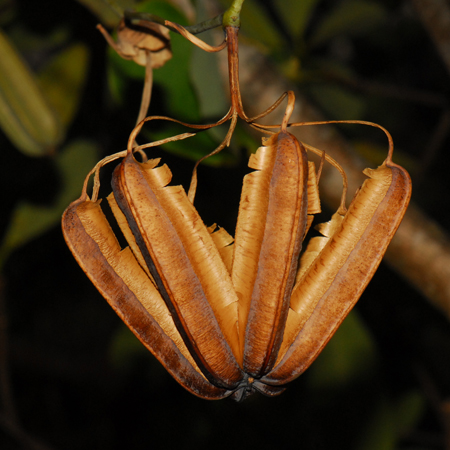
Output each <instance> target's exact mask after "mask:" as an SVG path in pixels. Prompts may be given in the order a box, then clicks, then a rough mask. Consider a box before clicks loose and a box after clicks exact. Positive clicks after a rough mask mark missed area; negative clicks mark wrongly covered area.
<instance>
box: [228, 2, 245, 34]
mask: <svg viewBox="0 0 450 450" xmlns="http://www.w3.org/2000/svg"><path fill="white" fill-rule="evenodd" d="M243 3H244V0H233V3H232V4H231V6H230V7H229V8H228V9H227V10H226V11H225V13H224V15H223V26H224V27H236V28H239V27H240V26H241V9H242V4H243Z"/></svg>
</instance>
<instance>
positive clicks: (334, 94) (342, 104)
mask: <svg viewBox="0 0 450 450" xmlns="http://www.w3.org/2000/svg"><path fill="white" fill-rule="evenodd" d="M308 94H309V95H310V96H311V97H312V98H313V99H314V101H315V102H316V104H317V105H319V106H320V107H321V108H322V110H323V111H325V112H326V113H327V114H329V116H330V117H332V118H340V119H356V118H359V117H362V116H363V115H364V110H365V107H366V104H365V102H364V98H363V97H362V96H361V95H358V94H354V93H352V92H350V91H348V90H347V89H344V88H342V87H341V86H338V85H332V84H325V83H324V84H312V85H310V86H309V87H308Z"/></svg>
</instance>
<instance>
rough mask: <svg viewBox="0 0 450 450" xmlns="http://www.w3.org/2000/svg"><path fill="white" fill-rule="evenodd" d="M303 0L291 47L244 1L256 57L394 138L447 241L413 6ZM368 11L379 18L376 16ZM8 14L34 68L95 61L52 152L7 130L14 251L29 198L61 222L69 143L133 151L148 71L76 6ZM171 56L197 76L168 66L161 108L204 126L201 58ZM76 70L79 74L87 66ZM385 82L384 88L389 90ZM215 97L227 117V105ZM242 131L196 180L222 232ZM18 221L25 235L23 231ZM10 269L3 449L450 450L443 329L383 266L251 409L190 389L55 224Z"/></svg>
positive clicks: (428, 45)
mask: <svg viewBox="0 0 450 450" xmlns="http://www.w3.org/2000/svg"><path fill="white" fill-rule="evenodd" d="M147 3H149V4H150V5H151V6H146V8H147V9H149V10H152V9H151V8H152V7H154V9H155V10H157V11H158V13H160V11H162V13H164V12H167V14H172V15H173V17H181V19H180V20H185V22H184V23H187V22H186V20H187V19H186V18H183V15H182V14H181V13H180V12H179V11H178V10H176V8H175V9H174V8H173V7H169V6H167V8H166V9H164V8H165V6H164V5H161V4H162V3H164V2H147ZM285 3H289V2H285ZM291 3H292V14H293V15H295V14H299V12H298V11H297V8H299V6H298V3H297V2H295V1H293V2H291ZM299 3H301V2H299ZM305 3H309V4H311V8H310V12H309V15H308V19H307V20H306V19H305V26H304V27H303V28H302V29H301V30H300V29H299V30H297V35H295V33H293V31H292V29H290V28H289V26H288V25H287V23H286V20H285V19H283V17H284V16H283V14H281V13H280V9H279V8H278V6H277V5H278V4H277V2H261V4H259V3H258V2H256V1H255V2H253V3H252V4H251V5H250V2H249V6H248V7H249V8H252V12H253V11H256V12H259V13H260V14H262V15H263V18H264V17H265V20H266V21H267V22H265V23H267V24H268V25H267V26H266V25H264V26H262V25H260V23H261V22H258V20H259V16H253V20H252V21H250V20H249V21H248V22H247V23H246V22H245V21H243V24H242V35H243V40H244V42H246V43H247V44H249V45H257V46H259V48H260V49H261V51H262V52H264V53H265V54H266V55H267V56H268V58H269V59H270V60H271V61H272V64H273V65H274V67H276V68H277V70H279V73H280V77H286V78H288V79H290V81H293V82H295V83H297V85H298V87H299V89H300V90H302V92H304V94H305V95H306V96H308V98H310V100H311V102H313V103H314V104H315V106H316V107H317V108H319V109H320V110H322V112H323V114H324V116H325V117H326V118H328V119H343V118H360V119H363V120H371V121H375V122H379V123H381V124H382V125H384V126H386V127H387V128H388V129H389V130H390V131H391V132H392V134H393V136H394V139H395V142H396V145H397V148H398V150H397V153H396V156H397V159H396V160H399V161H401V162H402V164H404V165H405V166H406V167H407V168H408V170H409V171H410V172H411V175H412V178H413V183H414V201H415V202H416V203H417V204H419V205H420V206H421V207H422V208H423V210H424V211H425V212H426V213H427V214H428V215H429V216H430V217H431V218H432V219H433V220H435V221H437V223H439V224H440V226H442V227H443V228H444V229H448V227H449V224H450V214H449V207H448V206H449V200H448V199H449V193H450V192H449V191H450V189H449V187H450V185H449V183H448V175H447V172H448V170H449V164H448V155H447V152H446V149H447V148H448V144H449V141H448V138H447V137H446V136H447V134H448V133H447V131H448V129H447V128H448V127H447V128H446V126H445V120H443V117H444V118H445V114H448V86H449V85H450V84H449V81H450V79H449V74H448V71H447V70H446V68H445V65H444V63H443V62H442V61H441V59H440V56H439V54H438V51H437V49H436V47H435V45H434V44H433V42H432V41H431V39H430V38H429V36H428V34H427V33H426V31H425V29H424V27H423V25H422V23H421V22H420V20H419V17H418V15H417V13H416V10H415V9H414V7H413V4H412V3H411V2H408V1H401V2H398V1H390V0H377V1H374V2H364V1H363V2H356V3H358V4H360V5H363V6H360V7H361V8H362V12H358V11H359V10H358V8H356V7H353V8H348V11H349V12H347V13H345V10H344V12H342V11H341V12H339V5H341V6H342V5H343V4H345V3H349V2H345V1H338V2H337V1H331V0H330V1H328V0H321V1H310V2H305ZM353 3H355V2H353ZM356 3H355V4H356ZM366 3H367V4H368V6H367V5H366ZM152 4H153V5H152ZM374 5H375V6H374ZM366 6H367V8H369V7H370V8H371V7H374V8H375V9H374V11H375V12H373V13H370V14H369V13H367V11H369V10H368V9H365V8H366ZM198 7H199V8H200V7H201V5H199V6H198ZM246 7H247V5H246V4H244V9H245V8H246ZM355 11H356V12H357V13H358V14H361V15H360V16H358V14H356V13H355ZM370 11H371V10H370ZM177 14H178V16H177ZM339 14H340V15H339ZM346 14H347V15H346ZM352 14H356V15H355V16H351V15H352ZM350 16H351V17H350ZM333 17H335V18H336V19H335V22H336V25H335V26H334V27H335V28H333V26H331V25H330V26H329V28H328V29H326V28H325V31H323V28H321V27H323V23H324V22H325V21H326V20H329V19H330V18H333ZM0 18H1V26H2V27H3V30H4V31H5V32H6V34H8V35H9V36H10V38H11V39H12V40H13V42H14V44H15V45H16V47H17V48H18V51H19V52H20V53H21V54H22V55H23V57H24V59H25V60H26V61H27V63H28V65H29V66H30V67H31V69H32V70H33V71H34V72H35V73H36V74H39V73H42V72H43V71H45V68H46V65H47V64H48V63H49V61H51V60H52V58H54V57H55V56H56V55H58V54H61V53H62V52H64V51H65V50H66V49H67V48H69V47H70V46H71V45H73V44H74V43H78V44H81V45H82V46H83V48H84V49H85V50H86V51H87V52H88V53H89V59H88V62H87V63H86V65H85V69H84V70H83V73H82V75H81V76H80V81H79V86H80V87H79V89H80V95H79V96H78V105H76V106H73V109H74V113H73V117H72V118H71V120H70V122H69V123H67V124H65V128H64V136H63V138H62V139H61V142H60V143H59V145H58V146H57V147H56V148H54V149H52V151H51V152H49V154H47V155H44V156H43V157H40V158H36V157H30V156H29V155H27V154H26V153H24V152H23V151H21V150H20V149H17V148H15V146H14V145H13V144H12V143H11V141H10V140H9V139H8V137H7V136H6V135H4V134H1V135H0V148H1V163H0V187H1V192H2V197H1V198H2V213H1V215H0V232H1V236H3V238H4V239H6V237H7V235H8V233H9V232H10V231H9V230H10V228H9V227H10V223H11V220H12V217H13V215H14V212H15V211H16V210H17V208H18V207H19V205H20V204H21V203H23V202H27V203H29V204H33V205H35V206H37V207H38V208H39V207H42V208H50V209H52V208H54V210H52V211H53V212H54V213H55V214H56V216H58V215H60V214H61V213H62V210H61V211H58V208H60V206H54V205H55V204H57V203H58V201H57V200H58V195H59V193H60V192H61V191H62V190H63V188H64V183H65V179H64V177H63V175H62V172H61V171H60V170H59V169H58V167H59V166H58V164H57V162H56V161H57V160H58V159H57V158H58V154H62V153H63V152H64V151H65V149H66V148H67V147H68V146H69V145H70V144H71V143H73V142H75V141H77V140H79V139H83V140H85V142H87V144H86V147H87V148H89V149H91V148H92V151H91V152H90V155H91V156H90V158H91V160H93V161H94V162H95V161H96V160H99V159H100V158H101V157H103V156H106V155H108V154H112V153H114V152H116V151H119V150H122V149H123V148H125V145H126V141H127V138H128V134H129V132H130V131H131V129H132V128H133V126H134V122H135V120H136V116H137V111H138V105H139V99H140V92H141V86H142V81H141V80H142V78H141V77H142V74H143V72H142V70H140V71H139V70H137V71H136V70H135V68H132V67H131V65H132V63H126V64H122V62H120V61H119V60H118V58H116V57H114V56H113V55H112V53H111V52H109V51H107V49H106V44H105V42H104V40H103V38H102V37H101V35H100V34H99V33H98V31H97V30H96V29H95V26H96V24H97V23H98V22H99V18H98V17H96V16H95V15H94V14H93V13H92V12H91V11H90V10H89V9H87V8H86V7H85V6H84V5H83V4H81V3H79V2H77V1H75V0H59V1H54V0H45V1H35V0H2V1H0ZM370 18H372V19H370ZM374 18H377V19H376V20H375V19H374ZM346 20H347V22H346ZM246 25H247V28H246ZM330 29H331V31H330ZM320 30H322V33H323V34H322V37H320V34H319V31H320ZM327 30H328V31H327ZM58 33H59V34H58ZM257 33H259V34H260V42H258V41H257V39H256V38H255V36H256V35H257ZM327 33H328V35H327ZM318 36H319V37H318ZM180 42H181V41H180V40H179V39H174V40H173V47H174V53H175V56H174V61H175V60H176V58H177V50H176V49H177V47H176V46H177V45H185V44H182V43H180ZM178 43H179V44H178ZM183 48H184V47H183ZM178 56H179V58H180V60H183V61H181V63H182V64H186V66H185V67H184V68H183V67H182V66H181V65H180V67H181V68H177V67H178V66H172V67H173V68H172V69H170V70H169V71H168V72H165V73H166V74H167V73H169V74H172V75H173V80H172V79H171V78H170V77H167V75H159V76H158V75H157V74H156V73H155V90H154V97H153V100H152V105H151V112H152V113H155V114H156V113H157V114H160V113H161V114H168V115H172V116H176V117H178V118H180V119H183V120H190V121H191V122H193V123H195V122H198V121H199V120H206V122H208V121H210V120H207V118H206V119H205V117H203V116H202V114H201V111H202V108H204V107H205V105H204V104H202V100H198V99H197V100H195V98H196V97H195V87H196V83H195V79H194V80H192V79H191V78H189V79H187V78H186V77H194V78H195V73H198V72H201V68H200V70H197V72H195V70H192V68H191V66H189V64H192V60H191V59H190V58H191V55H190V54H187V56H186V57H184V59H183V58H182V55H180V54H179V55H178ZM181 63H180V64H181ZM67 64H72V65H73V70H75V68H76V66H77V65H78V66H81V65H82V61H81V60H80V61H76V60H75V61H68V62H67ZM70 67H72V66H70ZM293 67H294V68H296V70H293ZM71 70H72V69H71ZM338 75H339V76H338ZM158 77H159V78H158ZM177 77H179V78H181V82H180V81H176V80H177V79H178V78H177ZM183 77H184V78H183ZM186 80H187V81H186ZM362 81H363V82H364V83H361V82H362ZM58 82H60V80H59V79H56V80H55V83H58ZM201 82H203V80H202V81H201ZM357 82H358V83H359V84H358V83H357ZM171 83H173V84H174V85H175V84H176V86H178V87H176V86H175V87H174V89H178V88H179V89H185V88H186V87H187V89H193V90H191V91H190V92H187V91H185V92H184V93H183V91H181V92H182V95H179V96H178V97H176V98H175V100H174V99H173V97H170V95H168V89H170V87H171ZM183 83H184V84H183ZM179 86H181V88H180V87H179ZM183 86H185V87H183ZM380 86H382V87H383V88H385V89H384V90H383V89H382V90H381V92H380V89H379V87H380ZM399 93H402V95H398V94H399ZM280 94H281V92H280ZM217 96H218V98H219V100H218V102H217V103H218V105H219V107H218V108H219V109H220V107H221V106H222V103H220V102H223V98H224V97H223V94H220V93H217ZM192 99H194V100H192ZM210 100H211V101H214V100H215V99H213V98H211V99H210ZM186 105H187V106H186ZM183 108H184V109H183ZM226 109H227V108H226V106H224V107H223V109H222V111H223V113H225V111H226ZM180 111H181V112H180ZM183 114H184V117H181V116H180V115H183ZM355 115H357V117H355ZM200 118H201V119H200ZM439 123H444V125H442V127H443V132H442V138H441V139H440V140H438V142H437V143H436V144H433V142H434V141H433V137H435V136H436V127H437V125H438V124H439ZM163 130H164V127H163ZM346 130H347V129H346ZM158 132H160V130H156V131H154V133H158ZM345 132H346V133H347V135H346V137H347V138H348V139H349V140H350V141H352V142H355V147H356V148H359V149H363V150H364V151H365V156H369V157H371V158H373V159H374V160H376V159H377V158H379V156H378V155H379V153H378V151H379V148H381V146H382V145H384V144H383V142H382V141H381V139H380V142H378V141H377V140H374V141H370V142H369V141H365V140H364V132H365V130H364V129H363V130H362V131H361V130H360V129H358V130H355V131H348V130H347V131H345ZM242 133H244V132H242ZM242 136H243V137H242ZM242 136H241V137H237V139H236V142H235V144H234V145H233V147H232V148H231V149H230V150H226V151H225V152H224V155H223V156H221V157H220V158H217V159H216V160H214V161H213V162H212V163H211V164H210V165H207V166H205V167H204V168H202V169H201V187H202V191H201V194H200V197H199V198H200V200H199V204H198V208H199V210H200V211H201V213H202V216H203V217H204V219H205V222H206V223H207V224H210V223H212V222H213V221H214V222H218V223H220V224H222V225H224V226H225V227H226V228H227V229H228V230H229V231H230V230H233V227H234V223H235V220H236V211H237V207H238V205H237V202H238V198H239V190H240V183H241V179H242V175H243V174H244V173H246V171H247V168H246V154H247V153H248V151H251V150H253V151H254V150H255V148H256V145H257V141H253V137H251V136H250V135H245V134H243V135H242ZM210 139H213V138H210ZM249 143H250V144H249ZM253 143H255V147H253V149H252V148H250V147H251V145H253ZM363 144H364V145H363ZM202 145H203V144H201V143H200V144H199V145H198V148H196V151H198V152H200V153H201V154H205V153H206V152H207V148H206V147H207V146H206V144H205V145H203V147H202ZM433 145H434V147H433ZM190 148H191V147H189V144H187V145H186V146H184V147H183V146H180V147H179V148H178V147H177V148H176V149H169V151H164V150H161V151H160V153H161V155H162V156H163V158H164V161H165V162H167V163H168V165H169V167H171V169H172V172H173V173H174V179H175V182H182V183H184V184H185V185H186V183H187V182H188V180H189V177H190V173H191V170H192V166H193V160H195V159H196V158H197V157H198V156H197V155H193V154H192V153H191V150H190ZM210 150H212V148H211V149H210ZM325 150H326V149H325ZM202 152H203V153H202ZM89 164H90V165H89ZM89 164H88V167H91V166H92V163H89ZM72 170H73V172H74V173H75V172H76V171H77V170H80V171H81V172H82V173H80V174H79V175H77V176H79V177H80V182H79V188H78V190H76V191H74V193H73V194H72V200H73V199H75V198H76V196H77V195H79V193H80V192H81V183H82V181H81V180H82V179H83V178H84V176H85V175H86V173H87V171H86V170H85V169H84V168H82V169H81V168H79V167H78V166H77V167H75V166H74V167H73V168H72ZM110 173H111V169H110V168H107V169H105V171H104V175H103V178H102V181H103V184H102V186H105V189H106V191H107V189H108V188H107V186H108V176H110ZM56 216H55V217H56ZM30 220H31V221H33V218H32V217H31V218H30ZM22 226H23V227H24V231H23V233H24V235H26V233H27V231H26V226H27V225H26V224H25V225H22ZM2 264H3V266H2V273H1V285H0V289H1V291H0V294H1V308H2V311H1V323H0V326H1V336H0V340H1V341H0V342H1V346H2V353H1V367H0V371H1V379H0V382H1V386H0V388H1V392H0V394H1V395H0V399H1V403H0V448H1V449H2V450H3V449H5V450H10V449H18V448H36V449H37V448H41V449H47V448H48V449H50V448H51V449H61V450H62V449H68V450H70V449H86V450H87V449H130V450H138V449H147V448H179V447H183V448H187V449H189V448H216V449H222V448H224V449H225V448H264V449H265V448H284V449H290V448H302V449H308V450H309V449H333V448H345V449H364V450H366V449H380V450H381V449H383V450H386V449H394V448H395V449H444V448H446V449H448V448H450V439H449V435H450V412H449V410H450V403H449V400H448V399H449V398H450V397H449V396H450V327H449V323H448V318H446V317H445V316H444V315H443V314H441V313H440V312H439V311H438V310H436V309H434V307H432V306H431V305H430V303H429V302H428V299H426V298H425V297H424V296H422V295H421V294H420V293H418V292H417V291H416V290H415V289H414V288H412V287H411V286H410V285H409V284H408V283H407V282H406V281H404V279H402V278H400V277H399V276H398V275H397V274H396V273H394V272H393V271H392V270H390V269H389V268H388V267H387V266H386V265H384V264H382V265H381V266H380V269H379V270H378V272H377V273H376V275H375V277H374V279H373V280H372V282H371V283H370V285H369V287H368V288H367V290H366V291H365V293H364V294H363V296H362V299H361V301H360V302H359V303H358V305H357V307H356V308H355V312H354V313H352V314H351V316H350V317H349V319H347V320H346V321H345V322H344V324H343V325H342V329H340V330H339V332H338V333H337V334H336V336H335V337H334V338H333V339H332V341H331V342H330V344H329V346H328V347H327V349H326V350H325V351H324V353H323V354H322V355H321V356H320V357H319V359H318V360H317V361H316V362H315V363H314V364H313V366H312V367H311V368H310V369H309V370H308V371H307V372H306V373H305V374H304V375H302V376H301V377H300V378H299V379H297V380H296V381H295V382H293V383H292V384H291V385H289V386H288V389H287V391H286V392H285V393H283V394H282V395H281V396H279V397H276V398H264V397H262V396H260V395H255V396H253V397H251V398H249V399H248V400H247V401H245V402H244V403H242V404H237V403H234V402H233V401H231V400H222V401H218V402H208V401H205V400H201V399H198V398H196V397H194V396H193V395H191V394H189V393H187V392H186V391H185V390H184V389H183V388H181V387H180V386H179V385H178V384H177V383H176V382H175V381H174V380H173V379H172V378H171V377H170V375H168V374H167V373H166V372H165V371H164V369H163V368H162V367H161V366H160V364H159V363H158V362H157V361H156V360H155V358H154V357H153V356H152V355H150V354H149V353H147V352H146V351H145V349H144V348H143V347H142V346H141V344H140V343H139V342H138V341H137V340H136V339H135V338H134V336H133V335H132V334H131V333H130V332H129V331H128V330H127V329H126V328H125V326H124V325H123V324H122V323H121V322H120V320H119V319H118V318H117V316H116V315H115V314H114V312H113V311H112V310H111V308H110V307H109V306H108V305H107V303H106V302H105V301H104V300H103V299H102V298H101V296H100V295H99V294H98V292H97V291H96V289H95V288H94V287H93V286H92V285H91V283H90V282H89V280H88V279H87V277H86V276H85V275H84V274H83V272H82V271H81V269H80V268H79V267H78V265H77V263H76V262H75V260H74V259H73V257H72V255H71V254H70V252H69V250H68V249H67V247H66V245H65V243H64V240H63V238H62V234H61V230H60V226H59V223H58V220H57V219H55V220H49V221H48V224H47V225H46V226H45V227H43V229H42V230H41V231H40V232H39V233H36V235H35V236H33V238H32V239H31V238H30V239H28V238H24V239H23V241H21V242H20V243H19V244H17V245H16V246H15V247H14V248H12V249H11V251H9V252H8V253H7V254H6V256H4V259H3V261H2ZM446 399H447V400H446Z"/></svg>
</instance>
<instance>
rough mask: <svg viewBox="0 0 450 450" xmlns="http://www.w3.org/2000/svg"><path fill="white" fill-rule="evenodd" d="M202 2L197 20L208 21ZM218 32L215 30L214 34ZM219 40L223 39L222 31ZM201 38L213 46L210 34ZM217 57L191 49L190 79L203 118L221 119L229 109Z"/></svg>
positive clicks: (198, 8)
mask: <svg viewBox="0 0 450 450" xmlns="http://www.w3.org/2000/svg"><path fill="white" fill-rule="evenodd" d="M203 3H204V2H197V20H198V21H199V22H201V21H203V20H207V19H209V17H207V16H206V11H205V8H204V7H203V6H204V5H203ZM216 31H219V30H215V31H213V32H216ZM219 33H221V38H223V32H222V30H220V31H219ZM201 38H202V39H203V40H204V41H205V42H206V43H208V44H210V45H214V42H213V39H212V36H211V32H210V33H205V34H204V35H202V36H201ZM224 51H226V50H224ZM218 58H219V55H217V54H216V53H207V52H205V51H203V50H201V49H200V48H198V47H195V46H194V47H193V49H192V57H191V64H190V77H191V80H192V85H193V87H194V89H195V93H196V95H197V100H198V102H199V108H200V115H201V116H202V117H203V118H206V119H207V118H210V117H222V116H224V115H225V114H226V113H227V111H228V109H229V101H228V99H227V96H226V94H225V92H226V91H225V89H224V86H225V85H224V80H223V77H222V74H221V72H220V69H219V59H218Z"/></svg>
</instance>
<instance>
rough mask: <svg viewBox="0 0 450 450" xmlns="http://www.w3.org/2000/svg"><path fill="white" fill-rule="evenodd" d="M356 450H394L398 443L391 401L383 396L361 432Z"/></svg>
mask: <svg viewBox="0 0 450 450" xmlns="http://www.w3.org/2000/svg"><path fill="white" fill-rule="evenodd" d="M360 435H361V437H360V439H359V441H358V443H357V445H356V446H355V449H356V450H393V449H394V448H395V445H396V442H397V430H396V427H395V414H394V411H393V409H392V407H391V405H390V403H389V401H388V400H387V399H386V398H385V397H384V396H383V395H381V396H380V397H379V399H378V402H377V404H375V408H374V410H373V411H372V415H371V417H369V420H368V423H367V425H366V426H365V427H364V428H363V430H362V432H361V434H360Z"/></svg>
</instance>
